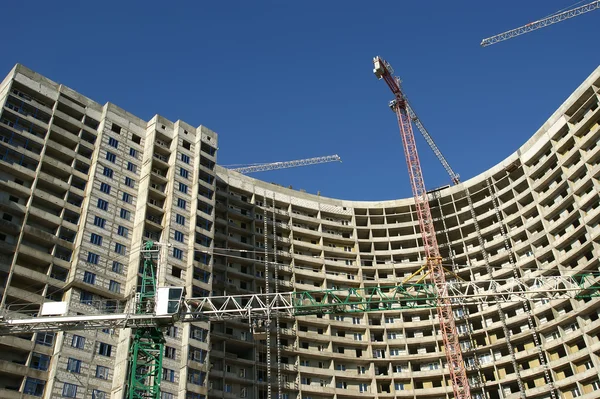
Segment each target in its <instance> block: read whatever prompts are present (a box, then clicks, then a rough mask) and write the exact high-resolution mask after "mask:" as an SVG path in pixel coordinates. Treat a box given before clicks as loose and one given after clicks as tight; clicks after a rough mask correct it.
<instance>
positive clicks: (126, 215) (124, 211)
mask: <svg viewBox="0 0 600 399" xmlns="http://www.w3.org/2000/svg"><path fill="white" fill-rule="evenodd" d="M120 215H121V217H122V218H123V219H125V220H129V218H130V217H131V212H129V211H128V210H127V209H123V208H121V214H120Z"/></svg>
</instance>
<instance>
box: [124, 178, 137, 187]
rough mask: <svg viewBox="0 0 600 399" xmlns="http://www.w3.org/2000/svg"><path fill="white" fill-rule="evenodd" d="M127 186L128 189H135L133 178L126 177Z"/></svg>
mask: <svg viewBox="0 0 600 399" xmlns="http://www.w3.org/2000/svg"><path fill="white" fill-rule="evenodd" d="M125 185H126V186H127V187H133V186H135V180H133V179H132V178H131V177H125Z"/></svg>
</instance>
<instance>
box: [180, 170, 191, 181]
mask: <svg viewBox="0 0 600 399" xmlns="http://www.w3.org/2000/svg"><path fill="white" fill-rule="evenodd" d="M179 174H180V175H181V177H185V178H186V179H187V178H188V176H189V175H190V173H189V172H188V171H187V170H186V169H184V168H180V169H179Z"/></svg>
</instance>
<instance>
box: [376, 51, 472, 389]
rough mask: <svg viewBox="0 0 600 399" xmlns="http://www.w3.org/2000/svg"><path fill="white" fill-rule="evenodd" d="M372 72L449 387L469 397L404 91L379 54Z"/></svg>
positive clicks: (465, 374) (465, 372)
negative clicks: (429, 286)
mask: <svg viewBox="0 0 600 399" xmlns="http://www.w3.org/2000/svg"><path fill="white" fill-rule="evenodd" d="M373 65H374V69H373V72H374V73H375V76H376V77H377V78H378V79H383V80H384V81H385V82H386V83H387V85H388V86H389V88H390V89H391V90H392V93H393V94H394V97H395V99H394V100H393V101H392V102H391V103H390V107H391V108H392V110H393V111H394V112H395V113H396V117H397V119H398V125H399V127H400V135H401V137H402V144H403V147H404V155H405V157H406V164H407V167H408V174H409V180H410V184H411V187H412V192H413V196H414V199H415V207H416V211H417V216H418V218H419V226H420V230H421V237H422V238H423V247H424V249H425V256H426V258H427V265H428V269H429V275H430V277H431V279H432V281H433V283H434V284H435V287H436V292H437V294H438V295H437V301H438V306H437V311H438V317H439V323H440V330H441V332H442V338H443V342H444V348H445V352H446V359H447V362H448V370H449V372H450V378H451V380H452V389H453V391H454V398H455V399H470V398H471V391H470V388H469V382H468V379H467V371H466V369H465V365H464V362H463V358H462V350H461V348H460V343H459V337H458V332H457V330H456V325H455V322H454V315H453V313H452V306H451V305H452V303H451V302H450V299H449V298H448V286H447V284H446V274H445V270H444V268H443V266H442V258H441V256H440V250H439V247H438V244H437V239H436V235H435V228H434V225H433V218H432V216H431V210H430V208H429V199H428V196H427V190H426V188H425V181H424V179H423V173H422V171H421V164H420V161H419V154H418V152H417V146H416V143H415V136H414V133H413V130H412V124H411V118H410V115H409V113H408V110H407V103H406V98H405V96H404V94H403V93H402V90H401V88H400V79H399V78H397V77H394V76H393V70H392V68H391V67H390V65H389V64H388V63H387V62H386V61H385V60H383V59H382V58H380V57H375V58H374V59H373Z"/></svg>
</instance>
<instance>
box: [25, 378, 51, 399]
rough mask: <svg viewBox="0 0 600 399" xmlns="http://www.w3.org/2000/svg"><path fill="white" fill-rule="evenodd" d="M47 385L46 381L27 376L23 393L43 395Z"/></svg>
mask: <svg viewBox="0 0 600 399" xmlns="http://www.w3.org/2000/svg"><path fill="white" fill-rule="evenodd" d="M45 387H46V381H42V380H38V379H36V378H31V377H27V379H26V380H25V388H24V389H23V393H24V394H26V395H32V396H42V395H43V394H44V388H45Z"/></svg>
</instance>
